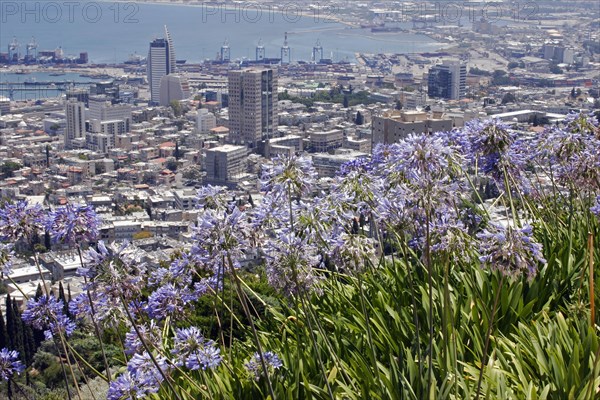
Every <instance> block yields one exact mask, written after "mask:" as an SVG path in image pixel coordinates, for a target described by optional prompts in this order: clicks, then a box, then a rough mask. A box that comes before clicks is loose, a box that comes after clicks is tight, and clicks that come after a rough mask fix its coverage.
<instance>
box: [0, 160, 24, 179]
mask: <svg viewBox="0 0 600 400" xmlns="http://www.w3.org/2000/svg"><path fill="white" fill-rule="evenodd" d="M22 167H23V166H22V165H21V164H19V163H16V162H13V161H5V162H4V164H2V174H3V175H4V176H5V177H8V178H10V177H11V176H13V175H14V172H15V171H17V170H19V169H21V168H22Z"/></svg>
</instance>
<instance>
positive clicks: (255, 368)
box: [244, 351, 283, 380]
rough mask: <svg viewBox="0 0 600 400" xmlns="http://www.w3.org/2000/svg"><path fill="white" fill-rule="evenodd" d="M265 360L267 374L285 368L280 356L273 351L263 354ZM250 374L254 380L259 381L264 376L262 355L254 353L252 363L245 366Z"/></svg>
mask: <svg viewBox="0 0 600 400" xmlns="http://www.w3.org/2000/svg"><path fill="white" fill-rule="evenodd" d="M263 359H264V362H265V364H266V367H267V374H271V373H273V371H274V370H276V369H279V368H281V367H282V366H283V363H282V362H281V359H280V358H279V356H278V355H277V354H275V353H273V352H272V351H266V352H264V353H263ZM244 366H245V367H246V369H247V370H248V372H250V373H251V374H252V375H254V379H256V380H259V379H260V377H261V376H263V375H264V372H263V368H262V363H261V360H260V354H259V353H254V355H253V356H252V358H250V361H248V362H247V363H246V364H244Z"/></svg>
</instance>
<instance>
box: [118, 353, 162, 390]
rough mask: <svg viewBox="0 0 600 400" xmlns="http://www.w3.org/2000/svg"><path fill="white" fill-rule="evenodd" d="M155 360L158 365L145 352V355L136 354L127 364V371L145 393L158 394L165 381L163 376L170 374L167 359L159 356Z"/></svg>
mask: <svg viewBox="0 0 600 400" xmlns="http://www.w3.org/2000/svg"><path fill="white" fill-rule="evenodd" d="M154 360H155V361H156V363H155V361H153V360H152V358H151V357H150V355H149V354H148V353H147V352H144V353H143V354H135V355H134V356H133V357H132V358H131V359H130V360H129V362H128V363H127V371H129V374H130V375H131V377H132V378H133V379H134V381H135V382H137V383H138V387H139V388H140V389H141V391H142V392H144V393H156V392H158V390H159V389H160V384H161V383H162V381H163V380H164V378H163V374H167V373H168V372H169V366H168V365H167V360H166V358H165V357H163V356H160V355H157V356H154ZM157 365H158V367H157ZM158 368H160V370H159V369H158ZM161 371H162V373H161Z"/></svg>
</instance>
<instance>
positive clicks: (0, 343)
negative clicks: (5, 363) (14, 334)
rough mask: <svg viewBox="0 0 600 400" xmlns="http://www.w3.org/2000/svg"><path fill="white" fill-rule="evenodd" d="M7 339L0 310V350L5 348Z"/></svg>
mask: <svg viewBox="0 0 600 400" xmlns="http://www.w3.org/2000/svg"><path fill="white" fill-rule="evenodd" d="M7 341H8V338H7V337H6V324H5V323H4V316H3V315H2V310H1V309H0V349H3V348H5V347H7V344H8V343H7Z"/></svg>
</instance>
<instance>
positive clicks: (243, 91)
mask: <svg viewBox="0 0 600 400" xmlns="http://www.w3.org/2000/svg"><path fill="white" fill-rule="evenodd" d="M228 78H229V79H228V82H229V132H230V140H231V141H233V142H234V143H235V144H245V145H246V146H248V147H251V148H256V147H257V144H258V143H259V142H260V141H261V140H264V139H269V138H271V137H273V133H274V132H275V130H276V129H277V120H276V114H277V74H276V72H275V71H274V70H272V69H245V70H236V71H229V76H228Z"/></svg>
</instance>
